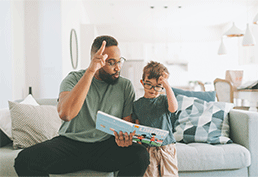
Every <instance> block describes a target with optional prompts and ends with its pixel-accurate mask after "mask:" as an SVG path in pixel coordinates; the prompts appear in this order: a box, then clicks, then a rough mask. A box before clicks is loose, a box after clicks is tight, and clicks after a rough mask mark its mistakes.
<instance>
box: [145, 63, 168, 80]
mask: <svg viewBox="0 0 258 177" xmlns="http://www.w3.org/2000/svg"><path fill="white" fill-rule="evenodd" d="M163 72H166V73H167V74H169V72H168V69H167V68H166V67H165V66H164V65H163V64H161V63H158V62H155V61H150V62H149V63H148V64H147V65H146V66H145V67H144V68H143V74H142V80H143V81H144V79H145V77H146V75H148V74H149V76H148V79H153V78H155V79H156V80H158V79H159V77H160V76H161V75H162V74H163Z"/></svg>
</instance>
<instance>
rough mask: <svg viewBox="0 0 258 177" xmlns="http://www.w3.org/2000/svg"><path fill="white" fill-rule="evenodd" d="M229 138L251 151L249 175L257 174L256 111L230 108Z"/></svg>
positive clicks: (257, 123)
mask: <svg viewBox="0 0 258 177" xmlns="http://www.w3.org/2000/svg"><path fill="white" fill-rule="evenodd" d="M229 124H230V138H231V139H232V141H233V142H234V143H237V144H241V145H243V146H244V147H246V148H247V149H248V150H249V151H250V153H251V165H250V167H249V168H248V173H249V176H258V170H257V169H258V161H257V159H258V151H257V149H258V131H257V129H258V112H251V111H245V110H236V109H232V110H231V111H230V112H229Z"/></svg>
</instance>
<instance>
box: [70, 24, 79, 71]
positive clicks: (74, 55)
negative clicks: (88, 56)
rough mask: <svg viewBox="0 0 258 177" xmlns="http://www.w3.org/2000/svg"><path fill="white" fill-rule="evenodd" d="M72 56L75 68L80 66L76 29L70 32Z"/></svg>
mask: <svg viewBox="0 0 258 177" xmlns="http://www.w3.org/2000/svg"><path fill="white" fill-rule="evenodd" d="M70 56H71V63H72V67H73V69H76V68H77V66H78V41H77V34H76V31H75V29H72V30H71V32H70Z"/></svg>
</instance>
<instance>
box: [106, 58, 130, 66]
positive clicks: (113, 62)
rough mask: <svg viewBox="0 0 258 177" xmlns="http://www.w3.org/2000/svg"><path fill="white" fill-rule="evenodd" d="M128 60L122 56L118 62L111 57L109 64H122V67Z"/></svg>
mask: <svg viewBox="0 0 258 177" xmlns="http://www.w3.org/2000/svg"><path fill="white" fill-rule="evenodd" d="M125 61H126V59H125V58H124V57H121V58H120V60H119V61H118V62H117V61H116V60H115V59H113V58H111V59H109V60H108V61H106V62H107V64H108V65H109V66H110V67H115V66H120V67H122V66H123V64H124V62H125Z"/></svg>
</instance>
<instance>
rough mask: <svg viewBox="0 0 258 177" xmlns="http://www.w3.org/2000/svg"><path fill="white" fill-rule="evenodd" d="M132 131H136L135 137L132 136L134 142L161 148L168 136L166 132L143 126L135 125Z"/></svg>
mask: <svg viewBox="0 0 258 177" xmlns="http://www.w3.org/2000/svg"><path fill="white" fill-rule="evenodd" d="M133 129H134V130H135V131H136V132H135V136H133V140H134V141H139V142H141V143H145V144H149V145H154V146H161V144H162V142H163V141H164V139H165V138H166V137H167V135H168V131H167V130H162V129H157V128H152V127H148V126H143V125H137V124H135V125H134V127H133Z"/></svg>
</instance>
